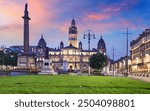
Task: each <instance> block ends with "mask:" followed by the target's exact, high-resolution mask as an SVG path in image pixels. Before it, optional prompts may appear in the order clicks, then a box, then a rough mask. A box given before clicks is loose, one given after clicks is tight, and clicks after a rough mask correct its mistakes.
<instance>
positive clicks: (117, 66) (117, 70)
mask: <svg viewBox="0 0 150 111" xmlns="http://www.w3.org/2000/svg"><path fill="white" fill-rule="evenodd" d="M126 58H127V59H128V69H129V72H130V71H131V66H130V65H131V59H130V57H126V56H124V57H121V58H120V59H118V60H115V61H111V64H110V72H111V73H113V71H114V74H126Z"/></svg>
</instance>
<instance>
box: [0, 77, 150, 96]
mask: <svg viewBox="0 0 150 111" xmlns="http://www.w3.org/2000/svg"><path fill="white" fill-rule="evenodd" d="M0 93H1V94H8V93H9V94H43V93H44V94H104V93H105V94H120V93H121V94H141V93H142V94H143V93H148V94H150V83H146V82H143V81H139V80H134V79H130V78H125V77H104V76H69V75H59V76H50V75H29V76H14V77H11V76H5V77H0Z"/></svg>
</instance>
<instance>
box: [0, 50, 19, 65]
mask: <svg viewBox="0 0 150 111" xmlns="http://www.w3.org/2000/svg"><path fill="white" fill-rule="evenodd" d="M17 58H18V53H16V52H12V51H11V52H4V51H0V65H5V66H8V65H9V66H17Z"/></svg>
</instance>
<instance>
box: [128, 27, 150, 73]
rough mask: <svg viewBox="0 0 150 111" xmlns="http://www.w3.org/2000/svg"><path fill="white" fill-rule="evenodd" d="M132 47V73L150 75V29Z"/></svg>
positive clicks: (133, 42) (134, 41) (132, 43)
mask: <svg viewBox="0 0 150 111" xmlns="http://www.w3.org/2000/svg"><path fill="white" fill-rule="evenodd" d="M130 46H131V73H136V74H139V75H146V76H147V75H149V74H150V29H146V30H145V31H144V32H143V33H142V34H140V35H139V37H138V38H137V39H136V40H133V41H132V42H131V44H130Z"/></svg>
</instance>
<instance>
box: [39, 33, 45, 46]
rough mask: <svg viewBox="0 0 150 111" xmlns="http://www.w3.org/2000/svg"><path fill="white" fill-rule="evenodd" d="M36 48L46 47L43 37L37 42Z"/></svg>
mask: <svg viewBox="0 0 150 111" xmlns="http://www.w3.org/2000/svg"><path fill="white" fill-rule="evenodd" d="M38 47H46V42H45V40H44V38H43V35H42V37H41V39H40V40H39V42H38Z"/></svg>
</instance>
